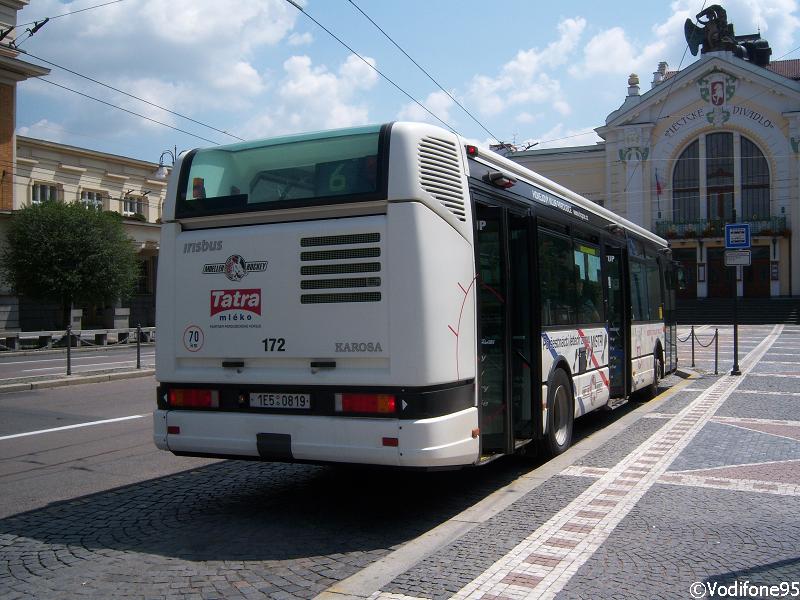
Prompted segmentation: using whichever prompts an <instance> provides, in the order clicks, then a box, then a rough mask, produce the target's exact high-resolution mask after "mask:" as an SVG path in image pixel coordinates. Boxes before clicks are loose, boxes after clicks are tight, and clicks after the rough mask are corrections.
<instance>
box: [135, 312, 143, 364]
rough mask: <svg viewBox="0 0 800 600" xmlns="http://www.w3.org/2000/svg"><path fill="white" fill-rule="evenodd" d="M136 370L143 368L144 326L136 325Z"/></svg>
mask: <svg viewBox="0 0 800 600" xmlns="http://www.w3.org/2000/svg"><path fill="white" fill-rule="evenodd" d="M136 368H137V369H141V368H142V325H141V323H140V324H138V325H136Z"/></svg>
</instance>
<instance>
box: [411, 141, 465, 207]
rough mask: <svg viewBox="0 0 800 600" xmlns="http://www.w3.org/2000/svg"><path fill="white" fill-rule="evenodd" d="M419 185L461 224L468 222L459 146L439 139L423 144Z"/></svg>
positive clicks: (421, 142) (421, 145)
mask: <svg viewBox="0 0 800 600" xmlns="http://www.w3.org/2000/svg"><path fill="white" fill-rule="evenodd" d="M419 181H420V185H421V186H422V189H424V190H425V191H426V192H428V193H429V194H430V195H432V196H433V197H434V198H435V199H436V200H438V201H439V203H440V204H441V205H442V206H443V207H444V208H445V209H447V210H448V211H450V212H451V213H453V214H454V215H455V217H456V218H457V219H458V220H459V221H466V220H467V218H466V212H465V208H464V190H463V181H462V174H461V157H460V155H459V153H458V147H457V146H456V144H455V142H451V141H450V140H444V139H441V138H435V137H426V138H423V139H422V140H421V141H420V143H419Z"/></svg>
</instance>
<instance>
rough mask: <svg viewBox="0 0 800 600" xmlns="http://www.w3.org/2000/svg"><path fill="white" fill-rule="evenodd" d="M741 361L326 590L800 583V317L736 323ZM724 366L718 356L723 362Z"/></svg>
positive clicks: (614, 590) (448, 591)
mask: <svg viewBox="0 0 800 600" xmlns="http://www.w3.org/2000/svg"><path fill="white" fill-rule="evenodd" d="M712 333H713V331H712ZM720 334H721V336H722V335H723V331H720ZM724 335H727V332H725V333H724ZM726 343H727V342H726ZM720 347H721V348H722V347H723V345H722V344H721V345H720ZM682 359H683V357H682ZM739 362H740V367H741V370H742V376H741V377H734V376H729V375H727V374H723V375H720V376H718V377H715V376H713V375H710V374H700V375H698V376H696V377H695V378H692V379H690V380H687V381H685V382H682V383H679V384H677V385H676V386H674V387H673V388H672V389H671V390H669V391H668V392H666V393H665V394H662V395H661V396H660V397H659V398H657V399H655V400H653V401H651V402H649V403H647V404H645V405H643V406H642V407H641V408H640V409H638V410H636V411H633V412H631V413H630V414H628V415H626V416H625V417H623V418H622V419H620V420H619V421H617V422H616V423H614V424H613V425H612V426H610V427H608V428H606V429H604V430H602V431H600V432H598V433H597V434H595V435H593V436H591V437H590V438H588V439H586V440H584V441H582V442H581V443H579V444H577V445H576V446H575V447H574V448H572V449H571V450H570V451H568V452H567V453H565V454H564V455H562V456H561V457H558V458H557V459H555V460H553V461H550V462H548V463H547V464H546V465H544V466H543V467H542V468H539V469H537V470H536V471H534V472H532V473H531V474H529V475H527V476H524V477H522V478H520V479H519V480H517V481H515V482H513V483H512V484H511V485H510V486H508V487H507V488H505V489H503V490H500V491H498V492H496V493H495V494H493V495H492V496H490V497H489V498H487V499H486V500H485V501H483V502H481V503H479V504H478V505H476V506H474V507H472V508H470V509H468V510H467V511H465V512H464V513H462V514H460V515H458V516H456V517H455V518H453V519H451V520H450V521H448V522H447V523H444V524H443V525H441V526H440V527H437V528H436V529H434V530H433V531H431V532H429V533H428V534H426V535H424V536H422V537H421V538H418V539H417V540H414V541H413V542H410V543H409V544H407V545H406V546H404V547H402V548H400V549H399V550H397V551H395V552H394V553H392V554H390V555H389V556H387V557H385V558H384V559H382V560H380V561H378V562H377V563H375V564H373V565H371V566H370V567H368V568H367V569H364V570H363V571H361V572H360V573H358V574H356V575H355V576H353V577H350V578H349V579H346V580H344V581H342V582H340V583H339V584H337V585H335V586H333V587H331V588H330V589H329V590H327V591H326V592H325V593H323V594H322V595H321V596H319V597H320V598H324V599H325V598H327V599H331V598H338V599H342V598H367V597H371V598H380V599H386V600H389V599H405V600H407V599H412V598H426V599H432V598H436V599H439V598H459V599H466V598H470V599H473V598H475V599H477V598H485V599H492V600H501V599H511V598H513V599H522V598H559V599H561V598H564V599H566V598H645V597H647V598H701V597H712V592H714V593H716V595H717V596H721V594H719V593H718V592H719V591H720V590H719V589H718V587H719V586H725V590H723V595H724V592H731V591H733V592H735V593H728V594H727V596H728V597H769V595H768V593H764V590H765V589H766V588H763V589H760V590H759V589H758V588H752V587H748V585H752V584H764V585H777V586H780V585H781V584H783V585H788V589H790V590H792V589H796V588H792V586H793V585H794V586H800V410H799V409H800V369H798V368H797V364H798V362H800V328H798V327H796V326H786V327H784V326H775V327H774V328H773V327H771V326H765V327H748V328H745V327H742V328H740V361H739ZM683 364H685V361H683ZM723 365H724V366H725V367H724V368H723ZM729 365H730V361H729V360H727V359H726V360H721V362H720V372H721V373H726V370H725V368H727V369H728V370H729V368H730V366H729ZM711 373H713V365H712V367H711ZM745 580H748V581H749V582H750V584H747V585H745V586H744V587H741V586H742V585H743V584H738V585H739V586H740V587H739V588H736V587H735V586H736V585H737V584H736V582H737V581H739V582H743V581H745ZM793 582H798V583H793ZM731 586H733V587H731ZM376 590H377V591H376ZM767 592H768V590H767ZM775 597H777V596H775Z"/></svg>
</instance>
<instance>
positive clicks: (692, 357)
mask: <svg viewBox="0 0 800 600" xmlns="http://www.w3.org/2000/svg"><path fill="white" fill-rule="evenodd" d="M692 367H694V325H692Z"/></svg>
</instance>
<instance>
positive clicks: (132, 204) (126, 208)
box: [122, 196, 144, 216]
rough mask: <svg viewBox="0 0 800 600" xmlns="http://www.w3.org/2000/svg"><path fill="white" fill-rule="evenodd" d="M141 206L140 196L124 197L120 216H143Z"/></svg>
mask: <svg viewBox="0 0 800 600" xmlns="http://www.w3.org/2000/svg"><path fill="white" fill-rule="evenodd" d="M143 205H144V203H143V201H142V197H141V196H125V197H124V198H123V199H122V214H123V215H127V216H130V215H135V214H137V213H138V214H140V215H141V214H144V210H143Z"/></svg>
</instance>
